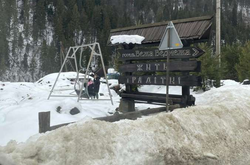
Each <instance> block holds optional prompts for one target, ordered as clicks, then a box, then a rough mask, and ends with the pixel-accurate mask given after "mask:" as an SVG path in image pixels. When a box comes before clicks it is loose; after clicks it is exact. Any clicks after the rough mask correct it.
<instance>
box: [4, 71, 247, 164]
mask: <svg viewBox="0 0 250 165" xmlns="http://www.w3.org/2000/svg"><path fill="white" fill-rule="evenodd" d="M69 74H72V73H69ZM50 76H51V77H50ZM50 76H47V77H45V78H43V79H42V80H46V81H45V82H46V83H48V81H47V80H48V79H50V81H49V84H50V83H52V82H53V77H54V78H55V76H53V75H50ZM64 76H65V77H68V76H69V75H68V74H64ZM64 76H63V75H62V77H61V78H60V81H61V82H60V83H59V86H61V88H64V87H65V85H66V84H65V82H67V81H68V80H66V79H65V78H64ZM224 84H225V85H224V86H222V87H220V88H213V89H211V90H210V91H208V92H205V93H201V94H195V93H194V95H195V96H196V99H197V104H198V105H197V106H194V107H189V108H183V109H177V110H175V111H174V112H171V113H161V114H158V115H153V116H151V117H146V118H141V119H138V120H136V121H128V120H123V121H120V122H116V123H107V122H103V121H96V120H92V119H91V117H99V116H106V115H110V114H109V113H112V112H114V110H115V108H116V107H117V106H118V104H119V96H117V95H116V94H115V93H114V92H112V95H113V99H114V100H115V101H114V102H115V105H114V106H112V105H111V104H110V101H107V100H106V101H105V100H103V101H101V99H104V98H106V99H107V98H108V97H107V96H108V95H107V90H106V89H107V88H106V85H104V84H102V86H101V92H102V93H103V94H104V96H103V97H102V98H100V100H99V101H91V100H88V101H82V102H80V103H77V102H76V99H75V98H67V99H65V98H52V99H50V100H47V96H48V92H49V89H50V85H48V84H39V83H34V84H31V83H3V82H1V83H0V85H1V91H0V92H1V94H0V96H1V98H0V101H1V104H0V105H1V110H0V113H1V123H0V132H1V140H0V144H1V145H6V144H7V142H8V141H9V140H11V139H14V140H17V142H22V141H25V140H26V139H27V138H29V137H30V136H32V135H35V136H32V137H31V138H30V139H29V140H28V141H27V142H25V143H19V144H18V143H17V142H16V141H13V140H12V141H10V142H9V143H8V144H7V145H6V146H3V147H0V164H3V165H9V164H15V165H38V164H39V165H69V164H71V165H79V164H82V165H93V164H96V165H101V164H121V165H122V164H130V165H138V164H144V165H152V164H247V163H249V161H250V157H248V156H247V155H249V154H250V139H249V138H248V137H249V136H250V132H249V121H250V101H249V100H250V99H249V98H250V86H248V85H240V84H239V83H236V82H234V81H231V80H227V81H225V82H224ZM66 86H67V85H66ZM69 87H71V86H70V83H69V84H68V86H67V90H68V88H69ZM46 88H47V91H46V90H44V89H46ZM105 88H106V89H105ZM156 88H157V89H158V91H160V93H164V91H165V88H162V87H156ZM156 88H155V89H154V88H150V89H151V90H152V91H153V92H155V91H156ZM146 89H147V90H146ZM150 89H149V88H147V87H146V86H144V87H142V88H141V89H140V90H143V91H147V92H150ZM170 90H172V92H175V93H178V89H177V88H176V89H170ZM14 92H15V93H14ZM57 92H59V93H60V92H61V90H58V91H57ZM11 93H13V94H11ZM57 106H62V110H63V111H62V113H58V112H56V107H57ZM136 106H137V108H139V109H140V107H145V106H146V105H136ZM72 107H78V108H79V109H80V110H81V113H80V114H77V115H74V116H72V115H70V114H69V112H68V110H69V109H70V108H72ZM40 111H51V113H52V117H51V119H52V125H55V124H59V123H64V122H70V121H79V120H80V121H79V122H77V123H75V124H71V125H69V126H66V127H62V128H60V129H57V130H55V131H51V132H47V133H45V134H37V132H38V120H37V118H38V116H37V115H38V112H40Z"/></svg>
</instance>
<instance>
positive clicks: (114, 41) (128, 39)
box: [110, 35, 145, 44]
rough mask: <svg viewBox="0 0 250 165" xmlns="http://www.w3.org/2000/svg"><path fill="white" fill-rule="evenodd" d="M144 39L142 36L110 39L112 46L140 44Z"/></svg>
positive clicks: (117, 36) (121, 36) (118, 36)
mask: <svg viewBox="0 0 250 165" xmlns="http://www.w3.org/2000/svg"><path fill="white" fill-rule="evenodd" d="M144 39H145V37H143V36H139V35H116V36H112V37H111V38H110V41H111V43H112V44H123V43H126V44H130V43H132V44H141V42H142V41H143V40H144Z"/></svg>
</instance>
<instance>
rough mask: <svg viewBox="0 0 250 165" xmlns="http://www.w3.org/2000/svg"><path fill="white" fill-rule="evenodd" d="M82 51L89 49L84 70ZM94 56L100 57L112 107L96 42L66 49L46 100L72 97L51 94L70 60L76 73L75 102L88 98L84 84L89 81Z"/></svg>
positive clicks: (98, 46) (105, 74) (100, 53)
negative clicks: (88, 56)
mask: <svg viewBox="0 0 250 165" xmlns="http://www.w3.org/2000/svg"><path fill="white" fill-rule="evenodd" d="M84 49H85V50H86V49H90V51H91V53H90V58H89V61H88V65H87V67H86V68H84V67H83V66H82V62H83V51H84ZM79 52H80V54H79V57H78V58H79V60H78V62H77V53H79ZM96 56H97V57H100V60H101V64H102V68H103V72H104V77H105V79H106V84H107V88H108V92H109V96H110V100H111V104H112V105H113V100H112V95H111V92H110V88H109V83H108V79H107V73H106V70H105V65H104V62H103V57H102V52H101V48H100V44H99V43H98V42H95V43H92V44H84V45H81V46H73V47H70V48H69V49H68V52H67V54H66V56H65V59H64V61H63V64H62V66H61V69H60V71H59V73H58V75H57V78H56V81H55V83H54V85H53V87H52V89H51V91H50V94H49V96H48V100H49V99H50V97H72V96H68V95H52V93H53V91H54V89H55V86H56V84H57V81H58V78H59V76H60V74H61V72H62V70H63V68H64V67H65V65H66V63H67V62H70V60H73V61H74V64H75V71H76V73H77V76H76V79H75V84H74V89H75V92H76V94H77V97H78V99H77V102H79V100H82V99H81V98H83V97H85V98H89V93H88V88H87V86H86V84H87V80H88V79H89V71H90V64H91V62H92V60H93V59H94V58H95V57H96ZM78 63H79V64H78ZM70 64H71V62H70ZM71 66H72V65H71ZM72 67H73V66H72ZM81 71H85V74H84V79H83V81H82V80H81V79H80V78H79V74H80V72H81ZM76 87H78V89H76Z"/></svg>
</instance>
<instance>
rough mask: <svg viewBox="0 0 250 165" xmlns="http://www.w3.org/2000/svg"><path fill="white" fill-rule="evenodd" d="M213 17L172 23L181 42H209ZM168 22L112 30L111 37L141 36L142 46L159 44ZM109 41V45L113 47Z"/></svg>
mask: <svg viewBox="0 0 250 165" xmlns="http://www.w3.org/2000/svg"><path fill="white" fill-rule="evenodd" d="M212 18H213V16H203V17H194V18H188V19H180V20H174V21H172V22H173V23H174V25H175V28H176V30H177V32H178V34H179V36H180V38H181V40H192V41H194V40H196V41H199V40H207V39H208V38H209V35H210V30H211V26H212ZM167 24H168V21H165V22H159V23H154V24H146V25H139V26H133V27H125V28H120V29H112V30H111V32H110V37H111V36H115V35H140V36H143V37H145V40H144V41H142V44H149V43H158V42H160V41H161V38H162V36H163V34H164V32H165V30H166V26H167ZM110 37H109V40H108V45H112V44H111V42H110Z"/></svg>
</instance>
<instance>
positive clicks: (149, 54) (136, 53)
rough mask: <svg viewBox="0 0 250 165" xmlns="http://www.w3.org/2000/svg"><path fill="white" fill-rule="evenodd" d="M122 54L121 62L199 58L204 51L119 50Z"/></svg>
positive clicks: (183, 49)
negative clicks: (168, 57) (168, 58)
mask: <svg viewBox="0 0 250 165" xmlns="http://www.w3.org/2000/svg"><path fill="white" fill-rule="evenodd" d="M119 52H120V53H121V57H120V60H158V59H166V58H167V56H168V55H170V58H179V59H183V58H198V57H200V56H201V55H202V54H204V51H203V50H201V49H199V48H196V47H188V48H182V49H171V50H159V49H135V50H133V49H132V50H124V49H123V50H119Z"/></svg>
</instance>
